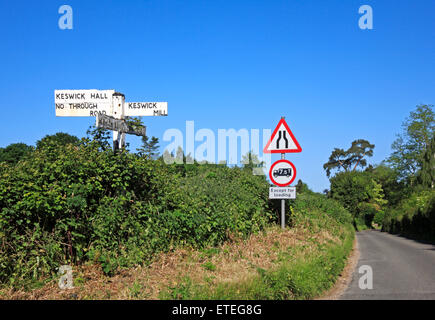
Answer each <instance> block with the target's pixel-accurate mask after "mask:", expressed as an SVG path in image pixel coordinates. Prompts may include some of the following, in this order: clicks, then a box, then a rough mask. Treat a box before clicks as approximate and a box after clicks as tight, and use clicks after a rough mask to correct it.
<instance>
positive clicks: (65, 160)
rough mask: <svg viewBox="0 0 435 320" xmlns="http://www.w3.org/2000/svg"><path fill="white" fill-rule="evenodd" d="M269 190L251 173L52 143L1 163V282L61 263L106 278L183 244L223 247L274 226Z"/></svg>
mask: <svg viewBox="0 0 435 320" xmlns="http://www.w3.org/2000/svg"><path fill="white" fill-rule="evenodd" d="M268 186H269V185H268V183H267V182H266V180H265V178H264V177H259V176H254V175H252V172H251V171H249V170H243V169H240V168H228V167H226V166H219V165H203V166H200V165H198V164H193V165H182V166H176V165H165V164H164V163H163V162H162V161H159V160H147V159H144V158H141V157H138V156H136V155H134V154H130V153H128V152H121V153H119V154H113V152H112V151H110V150H109V151H107V150H106V151H105V150H103V149H102V148H101V147H100V146H99V145H98V144H96V143H94V142H90V141H89V140H82V142H81V143H80V145H74V144H65V145H52V144H47V145H45V146H42V147H41V148H38V149H37V150H35V151H34V152H33V153H32V154H30V155H29V156H28V157H26V158H25V159H23V160H22V161H19V162H18V163H17V164H16V165H10V164H7V163H1V164H0V283H3V284H17V285H18V284H20V285H21V284H22V283H23V282H24V281H28V280H32V279H33V280H35V279H39V278H41V277H46V276H49V275H51V274H53V273H55V272H56V268H57V267H58V266H60V265H62V264H80V263H84V262H86V261H92V262H97V263H100V264H101V266H102V268H103V270H104V271H105V272H106V273H107V274H113V273H114V272H116V271H117V270H118V269H119V268H122V267H128V266H132V265H135V264H142V263H146V262H149V261H150V260H151V259H152V257H153V255H154V254H155V253H156V252H160V251H166V250H171V249H172V248H174V247H175V246H177V245H189V246H193V247H203V246H209V245H216V244H219V243H221V242H222V241H225V240H226V239H228V238H229V237H230V236H231V235H234V234H236V235H238V236H245V235H248V234H249V233H251V232H255V231H258V230H261V229H262V228H264V226H265V225H266V224H267V223H268V221H270V219H271V212H270V210H269V203H268V199H267V198H268V197H267V193H268Z"/></svg>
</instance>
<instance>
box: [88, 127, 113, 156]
mask: <svg viewBox="0 0 435 320" xmlns="http://www.w3.org/2000/svg"><path fill="white" fill-rule="evenodd" d="M86 134H87V136H88V137H87V139H86V140H85V143H89V142H92V143H93V144H95V145H96V146H97V147H98V150H99V151H107V150H110V149H111V148H112V147H111V144H110V142H109V141H110V139H111V134H110V131H109V130H106V129H102V128H97V127H96V126H95V125H92V126H90V127H89V128H88V130H87V131H86Z"/></svg>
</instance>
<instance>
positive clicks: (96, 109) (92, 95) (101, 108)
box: [54, 89, 115, 117]
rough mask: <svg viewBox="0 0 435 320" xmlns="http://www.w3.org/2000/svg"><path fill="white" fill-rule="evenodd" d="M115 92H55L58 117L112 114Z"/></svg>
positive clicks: (93, 90)
mask: <svg viewBox="0 0 435 320" xmlns="http://www.w3.org/2000/svg"><path fill="white" fill-rule="evenodd" d="M114 93H115V90H95V89H92V90H54V103H55V106H56V116H57V117H92V116H94V117H95V116H96V115H97V113H100V114H107V115H111V114H112V100H113V99H112V97H113V94H114Z"/></svg>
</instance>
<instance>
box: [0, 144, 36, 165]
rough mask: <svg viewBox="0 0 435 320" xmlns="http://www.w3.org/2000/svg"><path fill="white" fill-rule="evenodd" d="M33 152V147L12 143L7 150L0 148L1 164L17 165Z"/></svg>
mask: <svg viewBox="0 0 435 320" xmlns="http://www.w3.org/2000/svg"><path fill="white" fill-rule="evenodd" d="M32 151H33V147H32V146H29V145H27V144H25V143H12V144H10V145H8V146H7V147H6V148H0V162H6V163H8V164H16V163H17V162H18V161H20V160H21V159H23V158H25V157H27V156H28V155H29V154H30V153H31V152H32Z"/></svg>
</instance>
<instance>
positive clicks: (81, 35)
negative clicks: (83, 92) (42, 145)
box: [0, 0, 435, 191]
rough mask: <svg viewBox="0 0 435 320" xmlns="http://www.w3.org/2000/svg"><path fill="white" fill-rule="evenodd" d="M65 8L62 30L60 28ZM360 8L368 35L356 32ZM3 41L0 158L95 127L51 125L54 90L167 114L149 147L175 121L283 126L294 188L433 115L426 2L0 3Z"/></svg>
mask: <svg viewBox="0 0 435 320" xmlns="http://www.w3.org/2000/svg"><path fill="white" fill-rule="evenodd" d="M62 4H68V5H70V6H71V7H72V8H73V10H74V15H73V18H74V25H73V27H74V29H73V30H60V29H59V28H58V19H59V17H60V14H59V13H58V9H59V7H60V6H61V5H62ZM363 4H368V5H371V6H372V7H373V11H374V29H373V30H361V29H359V28H358V19H359V17H360V15H359V14H358V8H359V7H360V6H361V5H363ZM0 38H1V50H0V66H1V68H0V69H1V77H0V94H1V95H0V96H1V100H0V108H1V110H2V115H3V117H2V119H3V121H2V126H1V129H0V130H1V131H0V132H1V135H0V147H5V146H7V145H8V144H10V143H15V142H24V143H27V144H35V142H36V141H37V140H38V139H40V138H42V137H43V136H45V135H46V134H53V133H56V132H59V131H63V132H68V133H70V134H73V135H77V136H79V137H82V136H84V135H85V132H86V129H87V127H88V126H89V125H90V124H92V123H93V122H94V119H93V118H60V117H58V118H57V117H55V110H54V101H53V92H54V90H55V89H91V88H95V89H115V90H117V91H120V92H123V93H124V94H125V95H126V99H127V101H167V102H168V103H169V116H168V117H153V118H151V117H148V118H144V120H145V123H146V125H147V126H148V129H147V130H148V134H149V135H154V136H157V137H159V138H160V139H162V136H163V132H164V131H165V130H166V129H168V128H179V129H181V130H182V131H184V127H185V121H186V120H194V121H195V127H196V129H200V128H210V129H212V130H214V131H215V133H216V134H217V129H218V128H222V129H229V128H235V129H240V128H248V129H250V128H258V129H263V128H270V129H273V128H274V126H275V125H276V124H277V123H278V121H279V119H280V117H281V116H285V117H286V119H287V121H288V123H289V125H290V128H291V129H292V131H293V133H294V134H295V136H296V138H297V139H298V140H299V143H300V144H301V146H302V148H303V152H302V153H300V154H294V155H289V156H288V157H287V158H288V159H290V160H292V161H293V162H294V164H295V165H296V167H297V169H298V177H297V179H302V180H303V181H305V182H307V183H308V184H309V186H310V187H311V188H312V189H314V190H315V191H322V190H323V189H324V188H328V187H329V183H328V180H327V178H326V176H325V173H324V171H323V169H322V164H323V163H324V162H326V161H327V159H328V157H329V155H330V153H331V150H332V149H333V148H334V147H341V148H348V147H349V146H350V143H351V142H352V141H353V140H355V139H359V138H364V139H367V140H369V141H370V142H371V143H374V144H375V145H376V148H375V154H374V157H373V158H372V159H371V160H370V163H378V162H380V161H381V160H383V159H384V158H385V157H386V156H388V154H389V153H390V151H391V149H390V145H391V143H392V141H393V140H394V137H395V134H396V133H398V132H399V131H400V125H401V123H402V121H403V120H404V118H405V117H406V116H407V115H408V114H409V112H410V111H411V110H412V109H413V108H414V107H415V106H416V105H417V104H420V103H427V104H435V78H434V73H435V72H434V71H435V1H433V0H413V1H411V0H407V1H404V0H394V1H392V0H382V1H369V0H367V1H365V0H364V1H353V0H346V1H343V0H334V1H332V0H324V1H314V0H306V1H299V0H298V1H296V0H287V1H273V0H272V1H254V0H249V1H218V0H215V1H199V0H198V1H190V0H186V1H168V0H158V1H157V0H155V1H145V0H140V1H139V0H136V1H132V0H129V1H109V0H104V1H97V0H92V1H89V0H87V1H73V0H66V1H1V2H0ZM128 141H130V142H131V144H132V146H133V147H135V146H136V145H137V143H138V138H135V137H134V138H131V137H129V138H128ZM167 144H168V143H163V142H161V146H162V150H163V147H165V146H166V145H167ZM278 158H279V156H278V155H276V156H274V157H273V160H276V159H278Z"/></svg>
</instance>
